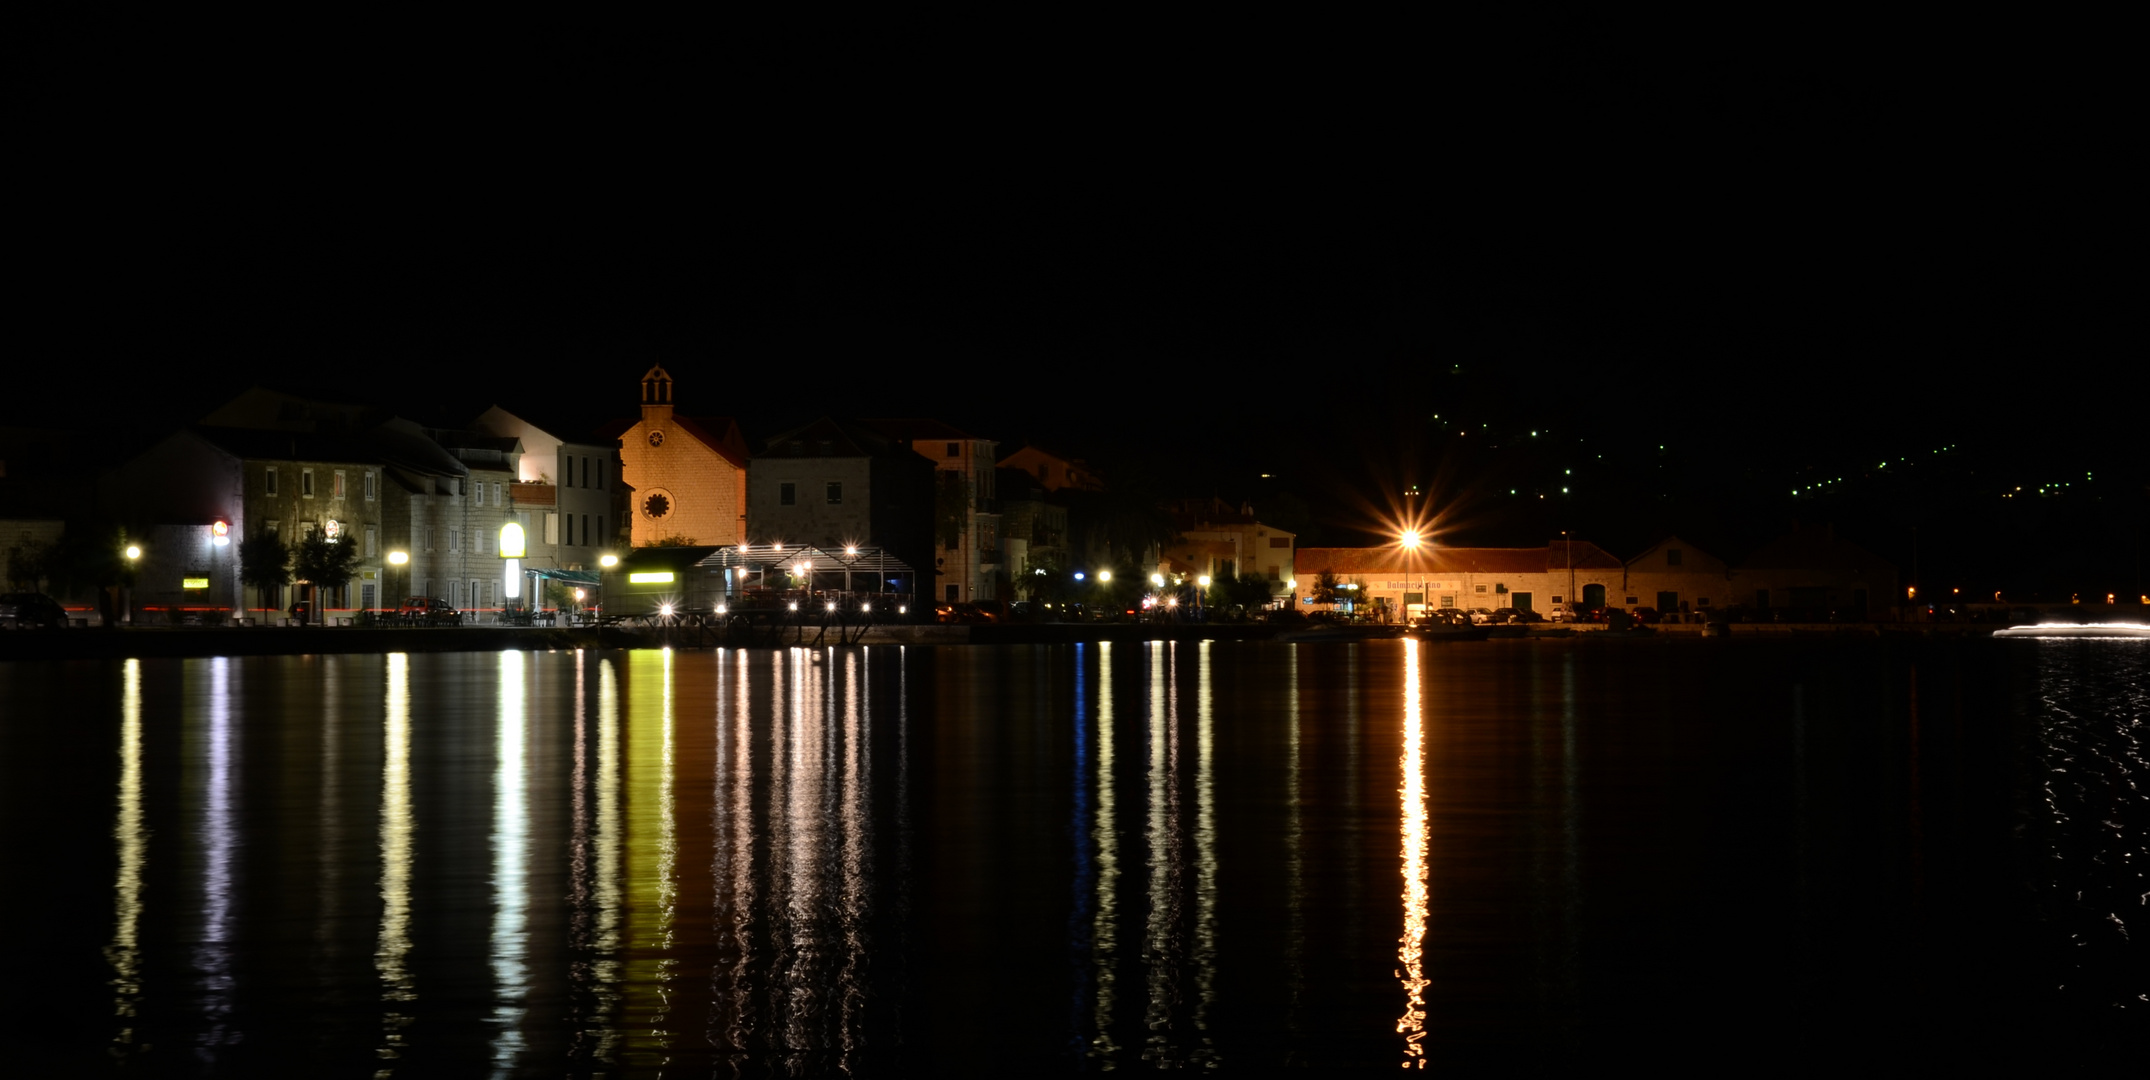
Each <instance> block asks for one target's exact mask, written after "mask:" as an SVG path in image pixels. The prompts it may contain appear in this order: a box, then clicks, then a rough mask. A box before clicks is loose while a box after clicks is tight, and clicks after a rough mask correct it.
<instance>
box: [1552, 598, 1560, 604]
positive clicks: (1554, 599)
mask: <svg viewBox="0 0 2150 1080" xmlns="http://www.w3.org/2000/svg"><path fill="white" fill-rule="evenodd" d="M1553 602H1554V603H1556V604H1557V603H1560V597H1557V596H1556V597H1554V598H1553Z"/></svg>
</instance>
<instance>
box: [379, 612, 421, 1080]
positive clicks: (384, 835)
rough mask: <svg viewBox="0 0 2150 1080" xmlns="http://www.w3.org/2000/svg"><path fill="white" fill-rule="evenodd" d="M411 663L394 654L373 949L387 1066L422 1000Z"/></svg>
mask: <svg viewBox="0 0 2150 1080" xmlns="http://www.w3.org/2000/svg"><path fill="white" fill-rule="evenodd" d="M410 663H411V658H410V656H409V655H408V654H405V653H389V654H388V693H387V695H386V710H385V711H386V715H385V716H384V717H383V718H382V725H381V744H382V753H381V932H380V939H379V941H378V942H376V943H375V945H374V949H373V966H374V970H375V972H377V973H378V974H379V976H380V980H381V1001H382V1002H383V1003H384V1004H385V1005H386V1008H385V1009H384V1011H383V1013H382V1017H381V1029H382V1032H381V1046H380V1047H379V1048H378V1049H376V1050H375V1051H374V1056H376V1057H378V1058H380V1059H381V1060H382V1061H383V1062H389V1061H394V1060H396V1059H397V1058H400V1057H402V1056H403V1045H404V1038H403V1029H404V1028H405V1027H408V1026H409V1025H410V1021H411V1018H410V1017H409V1016H407V1015H405V1014H404V1013H403V1011H402V1010H401V1008H400V1007H399V1006H400V1005H401V1004H402V1003H403V1002H407V1001H411V1000H413V999H415V998H416V997H417V996H418V995H417V993H416V992H415V989H414V986H413V984H412V980H411V973H410V970H409V968H407V967H406V966H405V965H404V960H405V958H406V957H408V956H409V955H410V951H411V831H412V822H411V671H410ZM386 1071H387V1070H386V1069H385V1068H384V1069H383V1070H382V1072H383V1073H385V1072H386ZM376 1075H380V1074H376Z"/></svg>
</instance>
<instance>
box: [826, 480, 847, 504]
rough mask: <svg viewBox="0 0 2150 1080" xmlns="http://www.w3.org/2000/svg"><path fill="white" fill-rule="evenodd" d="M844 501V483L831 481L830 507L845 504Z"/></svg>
mask: <svg viewBox="0 0 2150 1080" xmlns="http://www.w3.org/2000/svg"><path fill="white" fill-rule="evenodd" d="M843 501H844V485H843V483H842V481H838V480H831V481H829V505H830V506H835V505H836V504H838V503H841V502H843Z"/></svg>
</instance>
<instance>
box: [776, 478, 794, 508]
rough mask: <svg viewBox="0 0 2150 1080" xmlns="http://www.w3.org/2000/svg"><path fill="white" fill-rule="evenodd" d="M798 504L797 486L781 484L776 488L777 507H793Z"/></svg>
mask: <svg viewBox="0 0 2150 1080" xmlns="http://www.w3.org/2000/svg"><path fill="white" fill-rule="evenodd" d="M798 502H799V485H797V484H792V483H783V484H778V485H777V486H776V504H777V505H778V506H795V505H797V504H798Z"/></svg>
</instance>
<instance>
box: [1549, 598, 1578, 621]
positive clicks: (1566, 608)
mask: <svg viewBox="0 0 2150 1080" xmlns="http://www.w3.org/2000/svg"><path fill="white" fill-rule="evenodd" d="M1545 618H1546V621H1548V622H1557V623H1571V622H1574V621H1575V607H1574V605H1572V604H1567V603H1559V604H1554V605H1553V610H1551V611H1549V612H1547V613H1546V615H1545Z"/></svg>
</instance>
